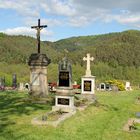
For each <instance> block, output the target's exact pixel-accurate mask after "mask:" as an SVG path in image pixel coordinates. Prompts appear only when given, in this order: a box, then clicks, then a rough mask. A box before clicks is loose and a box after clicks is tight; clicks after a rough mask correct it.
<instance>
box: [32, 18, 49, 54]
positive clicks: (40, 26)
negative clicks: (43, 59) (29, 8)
mask: <svg viewBox="0 0 140 140" xmlns="http://www.w3.org/2000/svg"><path fill="white" fill-rule="evenodd" d="M46 27H47V25H40V19H38V26H31V28H32V29H36V30H37V34H36V36H37V44H38V53H40V31H41V30H42V29H43V28H46Z"/></svg>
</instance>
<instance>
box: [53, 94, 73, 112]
mask: <svg viewBox="0 0 140 140" xmlns="http://www.w3.org/2000/svg"><path fill="white" fill-rule="evenodd" d="M52 110H53V111H58V110H61V111H64V112H73V111H75V110H76V109H75V106H74V96H63V95H56V97H55V106H53V107H52Z"/></svg>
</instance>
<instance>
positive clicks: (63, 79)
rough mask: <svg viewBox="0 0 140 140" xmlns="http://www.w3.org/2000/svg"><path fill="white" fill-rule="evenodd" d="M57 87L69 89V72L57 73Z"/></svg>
mask: <svg viewBox="0 0 140 140" xmlns="http://www.w3.org/2000/svg"><path fill="white" fill-rule="evenodd" d="M59 86H63V87H69V72H60V73H59Z"/></svg>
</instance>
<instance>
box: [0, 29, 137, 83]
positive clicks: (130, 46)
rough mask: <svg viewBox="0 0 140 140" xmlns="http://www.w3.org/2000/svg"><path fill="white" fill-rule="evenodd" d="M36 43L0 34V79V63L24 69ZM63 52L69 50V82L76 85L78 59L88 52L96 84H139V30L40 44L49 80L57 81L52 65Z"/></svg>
mask: <svg viewBox="0 0 140 140" xmlns="http://www.w3.org/2000/svg"><path fill="white" fill-rule="evenodd" d="M36 44H37V43H36V39H34V38H32V37H27V36H8V35H5V34H3V33H0V54H1V55H0V62H1V68H0V72H1V74H0V76H1V75H2V74H3V73H4V70H3V69H4V68H2V66H4V65H3V63H6V64H10V65H11V67H12V65H13V66H14V67H15V64H18V66H20V65H25V66H27V67H28V65H27V60H28V58H29V56H30V54H31V53H36V52H37V45H36ZM64 49H66V50H68V51H69V52H68V54H67V55H68V57H69V59H70V60H71V61H72V64H73V69H74V70H73V73H74V74H73V80H77V81H79V82H80V76H81V75H83V74H84V71H85V62H83V60H82V58H83V57H84V56H85V55H86V53H90V54H91V55H92V56H93V57H94V58H95V61H94V62H92V67H91V70H92V74H93V75H96V81H97V82H98V81H105V80H109V79H120V80H129V81H131V82H132V83H134V84H139V83H140V31H137V30H129V31H124V32H121V33H110V34H104V35H95V36H80V37H72V38H68V39H62V40H59V41H56V42H48V41H47V42H46V41H45V42H41V52H43V53H46V54H47V56H48V57H49V58H51V60H52V63H51V64H50V66H49V67H48V68H49V70H48V71H49V73H50V76H49V80H50V81H54V80H57V65H56V64H57V63H58V61H59V60H60V59H61V58H62V57H63V56H64V52H65V51H64ZM93 63H94V64H93ZM53 66H54V67H53ZM27 67H26V69H27ZM54 68H55V69H54ZM79 68H80V70H79ZM22 69H24V67H22ZM22 69H21V72H22ZM79 71H80V72H81V73H80V74H81V75H80V74H79ZM15 72H16V69H15ZM7 73H8V72H7ZM54 73H55V74H54ZM9 74H10V70H9ZM24 76H27V74H24ZM21 77H22V76H21ZM23 79H24V78H23ZM26 79H27V78H26Z"/></svg>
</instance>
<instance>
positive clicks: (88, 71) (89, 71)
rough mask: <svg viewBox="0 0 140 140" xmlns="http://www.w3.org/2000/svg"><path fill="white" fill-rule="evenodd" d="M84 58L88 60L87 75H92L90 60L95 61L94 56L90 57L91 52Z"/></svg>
mask: <svg viewBox="0 0 140 140" xmlns="http://www.w3.org/2000/svg"><path fill="white" fill-rule="evenodd" d="M83 60H84V61H87V69H86V76H91V70H90V61H93V60H94V57H90V53H88V54H87V57H84V58H83Z"/></svg>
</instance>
